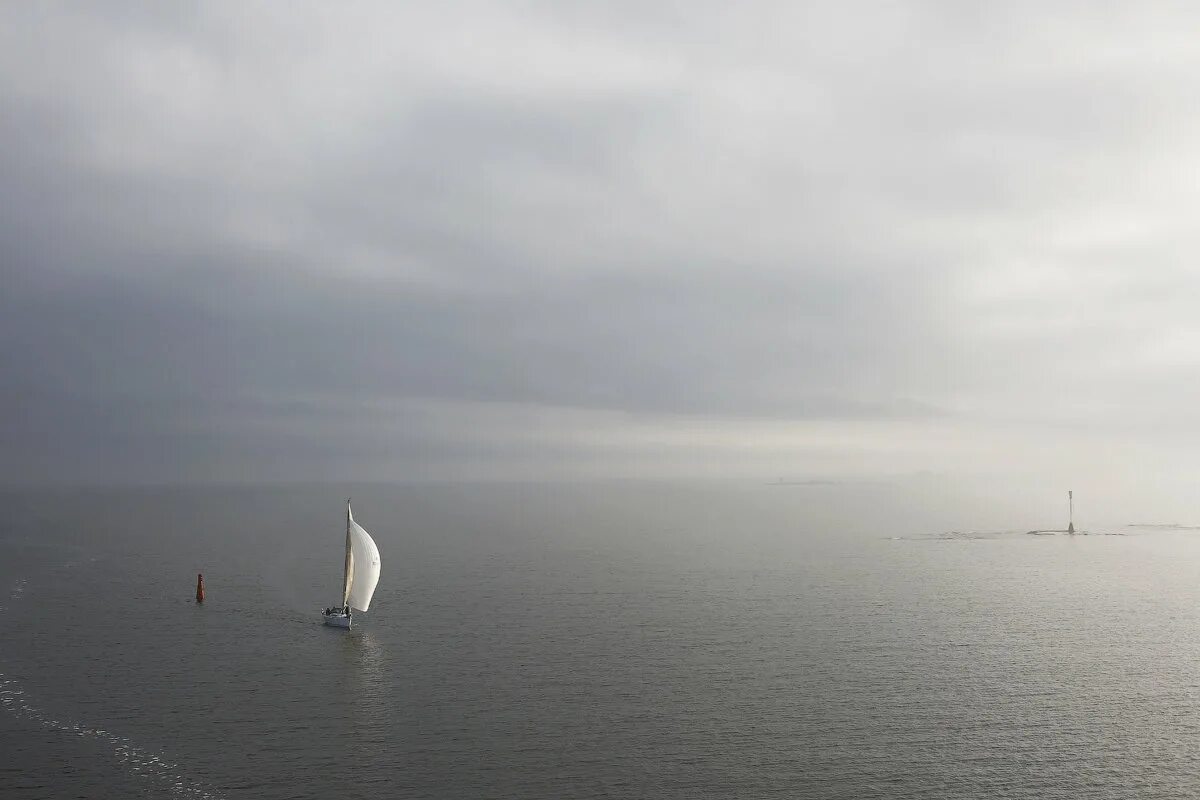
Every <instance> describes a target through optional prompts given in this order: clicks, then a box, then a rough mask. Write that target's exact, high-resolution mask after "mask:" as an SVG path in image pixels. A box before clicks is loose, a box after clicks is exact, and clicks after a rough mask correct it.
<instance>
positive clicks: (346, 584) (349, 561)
mask: <svg viewBox="0 0 1200 800" xmlns="http://www.w3.org/2000/svg"><path fill="white" fill-rule="evenodd" d="M353 519H354V517H352V516H351V515H350V498H349V497H347V498H346V572H345V573H344V574H343V575H342V608H345V607H346V603H348V602H349V601H350V570H352V569H353V568H354V554H353V551H352V550H351V549H350V522H351V520H353Z"/></svg>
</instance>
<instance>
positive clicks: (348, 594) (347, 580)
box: [342, 501, 379, 611]
mask: <svg viewBox="0 0 1200 800" xmlns="http://www.w3.org/2000/svg"><path fill="white" fill-rule="evenodd" d="M377 583H379V548H378V547H376V546H375V540H374V539H372V538H371V534H369V533H367V532H366V530H364V529H363V527H362V526H361V525H359V524H358V523H357V522H355V521H354V515H353V514H352V513H351V512H350V501H346V573H345V576H344V578H343V581H342V605H346V606H350V607H351V608H354V609H357V610H359V611H366V610H367V609H368V608H370V607H371V597H372V595H374V594H375V585H376V584H377Z"/></svg>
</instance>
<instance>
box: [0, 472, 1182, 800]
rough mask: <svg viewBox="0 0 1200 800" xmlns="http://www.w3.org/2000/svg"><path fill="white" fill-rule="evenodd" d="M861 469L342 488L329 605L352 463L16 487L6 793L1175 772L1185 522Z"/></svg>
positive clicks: (1016, 788) (1176, 783)
mask: <svg viewBox="0 0 1200 800" xmlns="http://www.w3.org/2000/svg"><path fill="white" fill-rule="evenodd" d="M862 491H865V490H858V491H857V492H856V496H855V497H854V498H852V499H851V498H848V497H847V496H843V495H838V494H837V490H836V489H835V488H829V489H828V490H826V489H821V488H819V487H813V488H812V489H811V491H810V490H807V489H806V491H805V492H803V493H797V492H779V491H778V490H774V489H771V488H769V487H762V488H761V489H759V488H753V489H738V488H736V487H735V488H734V489H731V490H729V491H727V492H721V491H718V490H717V489H715V488H713V487H704V488H703V490H694V491H693V490H689V489H684V488H672V487H661V486H655V487H612V486H603V487H578V488H575V489H571V490H566V489H562V488H556V489H555V490H554V491H545V492H543V493H540V494H539V493H538V492H536V491H534V490H532V489H528V488H525V489H513V488H511V487H509V488H505V487H497V488H491V489H489V488H479V487H475V488H473V489H472V490H469V491H467V490H453V489H444V490H438V489H428V488H422V489H419V490H418V489H405V490H401V489H394V488H391V487H378V488H376V489H375V490H374V494H373V496H372V491H370V490H368V489H363V490H361V491H359V490H356V492H355V496H356V497H358V496H362V497H363V500H362V501H361V502H362V506H363V509H364V511H366V510H367V509H369V510H370V514H371V522H372V524H371V531H372V533H374V534H375V535H376V538H377V541H378V542H379V546H380V550H381V553H382V556H383V561H384V574H383V581H382V582H381V583H380V587H379V591H378V592H377V594H376V595H375V599H374V601H373V602H372V605H371V611H370V613H368V614H363V615H362V617H361V622H360V621H359V620H358V619H356V622H355V628H354V629H353V630H351V631H344V630H337V629H333V628H329V627H327V626H324V625H322V624H321V621H320V610H321V608H323V607H324V606H325V605H328V601H329V598H330V597H331V596H336V593H333V594H331V586H334V585H335V584H336V582H337V580H338V579H339V578H340V573H339V572H338V569H337V567H338V564H337V545H338V541H337V540H338V537H339V536H340V535H342V534H341V533H340V520H339V519H338V515H339V514H338V512H340V509H341V508H342V506H341V503H342V502H343V500H344V497H345V494H346V492H345V491H344V487H333V488H331V489H328V490H321V489H319V488H318V489H313V488H311V487H309V488H305V489H303V490H284V489H278V490H275V489H272V490H238V491H234V490H204V491H196V492H189V491H166V490H164V491H162V492H160V491H158V490H154V491H150V490H146V491H142V492H139V493H125V494H122V493H114V494H111V495H105V494H103V493H92V494H89V495H86V496H82V495H81V496H79V497H75V496H74V495H64V496H60V497H58V498H57V501H56V502H54V503H48V502H44V498H32V499H31V498H28V497H24V496H21V495H15V496H10V497H9V498H8V502H7V503H6V504H5V506H6V515H5V518H4V519H3V520H0V587H5V594H4V596H2V597H0V607H2V608H3V609H4V612H5V615H6V620H7V621H8V622H9V624H8V625H6V626H5V627H3V628H2V629H0V672H2V673H3V678H0V705H2V706H3V707H4V709H7V711H0V753H2V754H5V755H8V754H9V753H19V755H13V756H10V758H9V761H8V762H7V763H6V764H4V765H3V766H5V768H6V769H11V770H15V772H6V771H4V770H0V794H3V795H4V796H5V798H6V800H7V798H8V797H9V796H13V797H17V798H21V800H24V799H25V798H32V797H44V796H138V795H139V794H143V795H144V794H147V793H149V794H150V795H151V796H161V795H168V794H169V793H168V791H160V789H161V790H169V791H171V792H175V793H177V794H178V793H181V792H186V791H187V790H189V789H192V790H195V791H192V792H190V793H191V794H193V795H195V794H197V793H201V792H208V793H210V794H214V795H220V796H223V797H231V798H232V797H247V798H249V797H253V798H255V799H256V800H279V799H281V798H287V797H297V796H305V797H340V796H345V795H346V794H347V787H350V791H351V792H353V791H354V790H355V789H357V790H359V791H360V792H361V793H364V794H366V793H368V788H369V795H370V796H376V797H393V796H409V797H478V798H494V797H523V798H528V799H529V800H549V798H560V797H578V798H587V797H597V798H598V797H621V798H643V797H655V798H659V799H662V798H666V799H667V800H670V799H671V798H680V799H681V800H682V798H695V797H765V796H780V797H783V796H787V797H801V798H802V797H830V796H844V797H922V798H947V799H948V798H959V797H964V796H977V797H988V796H1006V797H1011V798H1022V799H1024V800H1032V798H1039V797H1048V796H1056V797H1077V796H1083V795H1087V796H1089V797H1092V798H1093V799H1094V800H1110V799H1115V798H1125V797H1135V796H1136V797H1142V798H1166V797H1183V796H1196V795H1197V794H1200V762H1198V761H1197V760H1196V759H1194V758H1192V757H1191V756H1192V755H1193V754H1192V753H1191V752H1190V743H1191V742H1193V741H1195V736H1194V734H1195V730H1194V727H1195V726H1194V724H1193V720H1195V719H1196V718H1198V717H1200V694H1197V692H1196V691H1195V687H1196V683H1197V671H1196V666H1195V665H1196V664H1197V663H1200V635H1198V634H1197V631H1198V630H1200V625H1198V624H1197V623H1196V615H1195V608H1196V607H1198V606H1200V536H1195V535H1193V534H1191V533H1189V532H1187V531H1158V530H1153V529H1148V530H1146V531H1145V532H1144V533H1143V532H1141V531H1140V529H1124V530H1125V532H1127V533H1128V534H1129V535H1127V536H1123V537H1121V536H1112V537H1101V536H1089V537H1074V538H1068V537H1046V538H1038V537H1031V536H1027V535H1025V530H1027V528H1028V525H1021V524H1020V523H1021V521H1020V520H1017V519H1013V520H998V521H990V520H982V519H972V518H969V517H968V518H965V519H959V520H953V521H949V520H945V519H940V518H938V519H925V518H919V519H910V518H905V517H904V516H903V515H904V514H905V513H907V512H906V511H905V509H903V508H896V507H891V508H889V507H887V506H886V502H887V497H886V496H882V495H881V496H880V497H874V498H872V499H873V500H874V501H876V502H872V503H867V502H865V501H863V500H862V499H861V498H859V497H857V494H861V492H862ZM822 492H825V495H823V494H822ZM826 495H827V496H826ZM822 497H825V501H826V502H827V507H824V508H822V507H818V506H816V505H815V504H817V503H819V502H821V499H822ZM331 509H333V511H331ZM139 519H140V520H145V519H153V520H154V521H155V524H154V525H153V526H143V525H135V524H131V520H139ZM322 519H324V520H328V524H325V523H322V524H314V523H313V520H322ZM4 526H11V527H4ZM1097 529H1101V528H1099V526H1097ZM8 530H12V531H15V533H14V535H13V536H12V537H9V538H6V537H7V533H6V532H7V531H8ZM931 531H951V533H947V534H944V535H941V536H937V537H933V538H936V539H939V540H946V541H932V542H922V543H920V544H916V543H914V544H912V545H909V544H906V543H905V542H897V541H887V540H884V539H883V537H897V538H901V537H904V538H914V537H916V538H920V537H924V538H929V537H928V534H929V532H931ZM35 533H36V535H35ZM331 539H332V543H331ZM957 539H965V540H967V541H963V542H959V541H951V540H957ZM976 539H979V540H981V541H976ZM281 554H282V555H281ZM95 559H99V561H98V562H97V561H96V560H95ZM68 562H69V563H70V564H72V565H74V566H71V567H67V566H65V564H66V563H68ZM331 562H332V563H331ZM196 572H203V573H204V576H205V583H206V586H207V588H208V600H207V602H206V603H205V604H204V606H203V607H199V608H198V607H197V606H196V605H195V604H194V603H193V602H192V597H193V594H194V590H195V576H196ZM34 698H36V699H34ZM110 732H111V733H110ZM110 735H111V736H112V737H116V738H112V739H109V738H106V737H108V736H110ZM134 743H136V744H134ZM14 745H15V747H14ZM19 748H23V749H19ZM348 755H350V756H352V757H348ZM64 764H69V765H70V769H69V770H68V769H64V768H63V767H62V765H64ZM168 774H169V776H170V781H166V780H165V778H166V777H167V775H168ZM160 777H161V778H163V780H159V778H160ZM121 780H125V781H126V782H127V783H126V784H122V783H121ZM5 781H8V783H5ZM35 784H36V785H38V786H39V787H40V788H37V789H30V790H29V791H28V792H27V793H26V794H21V793H20V792H19V791H18V792H17V793H14V791H13V790H14V789H15V788H16V787H18V786H26V787H28V786H34V785H35ZM127 784H128V785H127ZM97 787H99V790H98V788H97ZM127 789H128V790H127ZM106 790H107V791H106Z"/></svg>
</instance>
